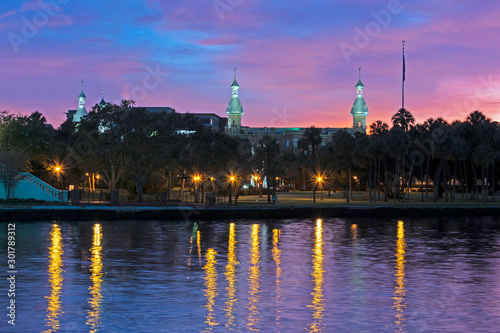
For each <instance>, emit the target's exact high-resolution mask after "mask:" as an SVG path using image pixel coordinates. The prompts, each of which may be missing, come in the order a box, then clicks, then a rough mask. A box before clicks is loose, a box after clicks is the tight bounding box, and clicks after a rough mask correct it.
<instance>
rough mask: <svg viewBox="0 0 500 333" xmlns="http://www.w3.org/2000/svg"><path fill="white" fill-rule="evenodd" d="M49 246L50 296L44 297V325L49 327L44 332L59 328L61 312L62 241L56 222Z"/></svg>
mask: <svg viewBox="0 0 500 333" xmlns="http://www.w3.org/2000/svg"><path fill="white" fill-rule="evenodd" d="M50 240H51V246H50V247H49V250H50V255H49V260H50V261H49V269H48V273H49V285H50V296H46V297H45V298H46V299H47V300H48V304H47V319H45V321H46V322H47V324H46V326H47V327H49V329H47V330H46V331H44V332H47V333H49V332H56V331H57V330H59V329H60V325H59V316H60V315H61V314H62V313H63V311H62V310H61V300H60V297H61V291H62V287H63V276H62V273H63V269H62V267H63V261H62V256H63V254H64V251H63V243H62V236H61V227H60V226H58V225H57V224H54V225H52V230H51V231H50Z"/></svg>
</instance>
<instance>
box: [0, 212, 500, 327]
mask: <svg viewBox="0 0 500 333" xmlns="http://www.w3.org/2000/svg"><path fill="white" fill-rule="evenodd" d="M499 222H500V219H499V218H475V219H467V218H462V219H458V218H455V219H448V220H444V219H431V220H415V219H414V220H405V221H397V220H376V219H348V220H345V219H322V220H316V221H315V220H288V221H235V222H233V223H224V222H212V223H210V222H198V223H192V222H184V221H179V222H158V221H141V222H131V221H120V222H101V223H77V222H73V223H58V224H53V223H42V222H38V223H18V224H17V225H16V226H17V230H16V233H17V238H18V239H19V240H20V241H19V243H18V244H16V245H17V249H16V250H17V257H18V258H19V262H20V265H22V266H20V267H22V272H23V283H22V284H19V290H16V297H17V299H16V302H18V304H21V305H20V306H19V308H18V315H19V317H18V318H20V319H19V321H18V322H17V325H16V326H17V327H16V329H17V331H26V332H36V331H38V332H40V331H44V332H81V331H87V332H124V331H134V332H200V331H210V332H227V331H236V332H239V331H251V330H252V331H253V330H255V331H262V332H294V331H309V332H332V331H355V332H374V331H381V332H428V331H432V332H439V331H453V332H473V331H482V332H495V331H497V327H499V326H500V301H499V300H500V278H499V276H500V223H499ZM2 226H4V228H3V229H2V230H6V225H2ZM268 230H269V232H268ZM271 231H272V232H271ZM0 236H2V234H0ZM5 238H6V237H3V238H1V237H0V255H1V254H4V252H5V250H4V248H5V247H4V246H3V245H5V240H4V239H5ZM21 240H24V241H21ZM2 251H3V252H2ZM63 268H64V269H63ZM63 282H64V283H63ZM22 304H29V307H27V306H22ZM40 309H43V311H40ZM2 329H3V328H2ZM7 332H9V331H8V330H7Z"/></svg>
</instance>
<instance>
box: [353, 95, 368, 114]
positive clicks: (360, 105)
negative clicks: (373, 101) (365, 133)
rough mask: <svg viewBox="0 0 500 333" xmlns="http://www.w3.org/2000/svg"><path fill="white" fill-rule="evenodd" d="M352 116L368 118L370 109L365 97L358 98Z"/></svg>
mask: <svg viewBox="0 0 500 333" xmlns="http://www.w3.org/2000/svg"><path fill="white" fill-rule="evenodd" d="M351 115H353V116H354V115H360V116H367V115H368V107H367V106H366V102H365V99H364V98H363V96H358V97H356V100H355V101H354V104H353V105H352V109H351Z"/></svg>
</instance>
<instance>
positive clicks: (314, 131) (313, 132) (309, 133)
mask: <svg viewBox="0 0 500 333" xmlns="http://www.w3.org/2000/svg"><path fill="white" fill-rule="evenodd" d="M303 138H304V139H305V141H306V142H307V144H308V145H309V146H311V151H312V157H313V160H315V159H316V151H317V147H318V146H319V145H320V144H321V140H322V139H321V130H320V129H319V128H316V127H314V126H311V127H309V128H308V129H306V131H305V132H304V134H303Z"/></svg>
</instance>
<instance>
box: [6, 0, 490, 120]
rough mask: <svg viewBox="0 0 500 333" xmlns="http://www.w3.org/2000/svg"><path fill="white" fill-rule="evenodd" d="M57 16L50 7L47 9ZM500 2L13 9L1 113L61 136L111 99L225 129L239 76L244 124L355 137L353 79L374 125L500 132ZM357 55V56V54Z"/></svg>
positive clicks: (70, 1) (24, 4) (60, 0)
mask: <svg viewBox="0 0 500 333" xmlns="http://www.w3.org/2000/svg"><path fill="white" fill-rule="evenodd" d="M49 3H50V4H49ZM499 17H500V2H497V1H492V0H489V1H480V2H477V1H470V0H440V1H436V0H432V1H431V0H418V1H410V0H401V1H396V0H390V1H379V0H351V1H332V0H312V1H311V0H309V1H304V0H297V1H290V0H288V1H284V0H274V1H263V0H215V1H214V0H204V1H180V0H169V1H154V0H136V1H127V2H125V1H117V0H108V1H97V0H86V1H76V0H51V1H45V2H42V1H40V0H35V1H17V0H15V1H14V0H7V1H2V2H1V3H0V31H1V35H2V37H1V38H0V50H1V52H0V82H1V85H0V110H10V111H11V112H12V113H23V114H28V113H31V112H33V111H35V110H38V111H40V112H42V113H43V114H44V115H45V116H46V118H47V120H48V122H50V123H51V124H53V125H54V126H55V127H57V126H59V124H60V123H61V122H62V121H63V120H64V118H65V115H64V112H66V111H67V110H68V109H76V108H77V104H78V101H77V97H78V95H79V93H80V89H81V79H82V78H84V79H85V85H84V91H85V94H86V95H87V110H90V108H91V106H92V105H95V104H96V103H99V101H100V100H101V90H102V87H105V99H106V100H107V101H112V102H115V103H119V102H120V100H121V99H129V98H132V99H135V100H136V102H137V105H138V106H170V107H172V108H174V109H176V110H177V111H178V112H186V111H190V112H206V113H216V114H218V115H220V116H225V109H226V106H227V103H228V102H229V100H230V98H231V89H230V85H231V83H232V80H233V68H234V67H235V66H237V67H238V77H237V79H238V83H239V84H240V87H241V89H240V100H241V102H242V105H243V109H244V112H245V114H244V116H243V119H242V124H243V125H250V126H262V127H264V126H267V127H271V126H276V127H294V126H302V127H306V126H311V125H315V126H317V127H346V126H351V123H352V117H351V115H350V109H351V106H352V103H353V102H354V99H355V89H354V85H355V84H356V82H357V80H358V67H359V66H361V67H362V71H361V78H362V81H363V83H364V85H365V100H366V103H367V105H368V109H369V111H370V114H369V116H368V120H367V122H368V123H371V122H373V121H375V120H378V119H380V120H383V121H386V122H390V117H391V115H392V114H394V113H395V112H396V111H397V110H398V109H399V108H400V107H401V78H402V50H401V41H402V40H406V47H405V49H406V86H405V90H406V98H405V106H406V108H407V109H408V110H410V112H412V113H413V115H414V116H415V118H416V119H417V121H419V122H423V121H424V120H425V119H427V118H429V117H438V116H442V117H444V118H446V119H448V120H454V119H464V118H465V117H466V116H467V114H468V113H470V112H471V111H474V110H476V109H479V110H480V111H483V112H484V113H485V114H487V115H488V116H489V117H492V118H493V119H494V120H497V121H498V120H500V105H499V102H500V57H499V52H500V43H498V40H499V37H498V36H499V35H500V20H499ZM349 53H351V54H349Z"/></svg>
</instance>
